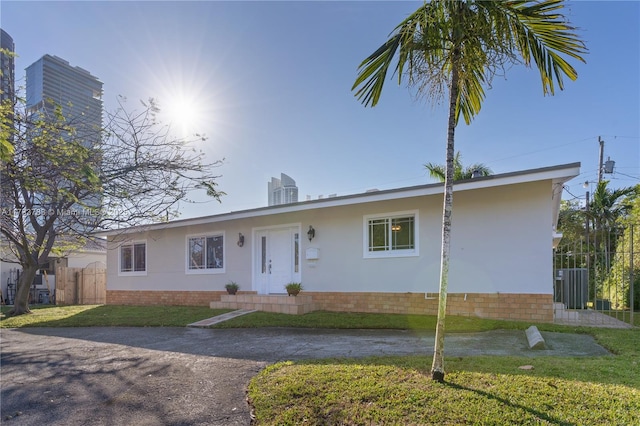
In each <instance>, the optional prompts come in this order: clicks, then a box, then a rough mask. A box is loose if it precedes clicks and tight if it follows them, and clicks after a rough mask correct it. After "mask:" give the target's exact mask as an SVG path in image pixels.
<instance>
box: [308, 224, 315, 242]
mask: <svg viewBox="0 0 640 426" xmlns="http://www.w3.org/2000/svg"><path fill="white" fill-rule="evenodd" d="M315 236H316V230H315V229H313V226H311V225H309V230H308V231H307V237H309V241H311V240H313V238H314V237H315Z"/></svg>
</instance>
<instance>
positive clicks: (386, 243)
mask: <svg viewBox="0 0 640 426" xmlns="http://www.w3.org/2000/svg"><path fill="white" fill-rule="evenodd" d="M417 228H418V215H417V212H416V211H411V212H397V213H391V214H387V215H371V216H365V218H364V235H365V238H364V257H397V256H417V255H418V244H417V240H416V235H417Z"/></svg>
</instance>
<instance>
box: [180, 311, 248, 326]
mask: <svg viewBox="0 0 640 426" xmlns="http://www.w3.org/2000/svg"><path fill="white" fill-rule="evenodd" d="M251 312H255V310H250V309H238V310H237V311H231V312H227V313H226V314H222V315H218V316H215V317H212V318H207V319H203V320H202V321H198V322H194V323H191V324H189V325H187V327H209V326H211V325H214V324H218V323H220V322H224V321H228V320H230V319H232V318H236V317H239V316H242V315H246V314H250V313H251Z"/></svg>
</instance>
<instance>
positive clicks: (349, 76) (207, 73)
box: [0, 0, 640, 218]
mask: <svg viewBox="0 0 640 426" xmlns="http://www.w3.org/2000/svg"><path fill="white" fill-rule="evenodd" d="M420 4H422V3H421V2H420V1H407V2H404V1H394V2H383V1H351V2H346V1H322V2H321V1H317V2H312V1H285V2H273V1H258V2H250V1H199V2H177V1H171V2H169V1H164V2H148V1H142V2H141V1H136V2H134V1H121V2H115V1H114V2H106V1H105V2H97V1H82V2H81V1H75V2H70V1H69V2H59V1H47V2H32V1H11V0H2V1H1V2H0V26H1V27H2V29H4V30H5V31H6V32H8V33H9V34H10V35H11V37H12V38H13V40H14V42H15V46H16V53H17V54H18V58H17V59H16V78H23V77H24V69H25V68H26V67H28V66H29V65H30V64H32V63H33V62H35V61H36V60H38V59H39V58H40V57H42V56H43V55H45V54H50V55H56V56H59V57H61V58H63V59H65V60H67V61H68V62H69V63H70V64H71V65H73V66H80V67H82V68H84V69H86V70H88V71H89V72H91V74H93V75H94V76H96V77H98V78H99V79H100V80H101V81H102V82H103V83H104V94H103V101H104V105H105V109H106V110H114V109H115V108H116V105H117V99H118V96H119V95H122V96H125V97H126V98H127V99H128V101H127V104H128V105H129V106H130V107H132V108H134V109H138V108H141V106H140V104H139V100H145V99H148V98H150V97H152V98H155V99H157V100H158V102H159V103H160V107H161V108H162V109H163V117H164V119H165V120H166V122H167V123H169V122H170V123H171V125H172V129H173V130H174V131H175V132H176V134H177V135H178V137H180V136H181V135H183V134H187V133H190V132H199V133H204V134H206V135H207V137H208V139H207V140H206V141H204V142H201V143H199V144H198V145H197V148H198V149H201V150H202V151H203V152H204V153H205V155H206V159H207V160H208V161H210V162H215V161H218V160H223V161H222V163H221V165H220V167H218V169H217V172H218V173H219V174H220V178H219V179H218V184H219V189H220V190H222V191H224V192H226V193H227V195H225V196H224V197H222V202H221V203H218V202H217V201H213V200H208V199H207V198H206V196H205V195H204V194H193V195H192V198H193V199H195V200H197V201H199V202H198V203H196V204H187V203H181V204H180V210H181V218H189V217H196V216H204V215H212V214H219V213H226V212H230V211H238V210H245V209H251V208H256V207H263V206H266V205H267V202H268V201H267V200H268V199H267V182H269V181H270V180H271V177H279V176H280V173H285V174H287V175H289V176H291V177H292V178H293V179H294V180H295V181H296V184H297V186H298V188H299V200H300V201H303V200H305V199H306V198H307V196H309V197H310V198H311V199H316V198H318V197H327V196H329V195H332V194H336V195H349V194H355V193H361V192H365V191H367V190H369V189H374V188H375V189H380V190H382V189H391V188H400V187H406V186H413V185H421V184H425V183H432V182H434V181H433V180H432V179H431V178H429V176H428V173H427V172H426V169H425V167H424V164H425V163H429V162H431V163H437V164H444V162H445V143H446V131H447V107H446V103H439V104H438V103H435V104H434V103H433V102H431V101H429V100H425V99H420V98H417V97H416V96H415V93H413V92H412V91H411V90H410V89H408V88H407V87H406V86H404V85H398V83H397V79H396V78H393V77H391V76H389V78H388V80H387V82H386V83H385V88H384V91H383V94H382V97H381V99H380V102H379V103H378V105H377V106H376V107H374V108H370V107H364V106H363V105H362V104H361V103H360V102H359V101H358V100H357V99H356V98H355V97H354V92H352V90H351V87H352V85H353V83H354V81H355V79H356V76H357V70H358V65H359V64H360V62H361V61H362V60H363V59H364V58H366V57H367V56H368V55H369V54H370V53H372V52H373V51H374V50H375V49H377V48H378V46H380V45H381V44H382V43H384V41H386V39H387V37H388V36H389V34H390V33H391V31H392V30H393V29H394V27H395V26H396V25H397V24H399V23H400V22H401V21H402V20H403V19H404V18H406V17H407V16H408V15H409V14H410V13H412V12H413V11H415V10H416V9H417V8H418V7H419V6H420ZM564 14H565V16H566V17H567V18H568V19H569V20H570V21H571V23H572V24H573V25H574V26H576V27H578V34H579V35H580V36H581V37H582V39H583V40H584V41H585V43H586V46H587V48H588V50H589V53H588V54H587V55H585V59H586V64H583V63H581V62H576V61H572V65H573V66H574V67H575V68H576V69H577V71H578V79H577V80H576V81H575V82H572V81H570V80H568V79H565V90H564V91H562V92H560V91H556V95H555V96H543V92H542V85H541V83H540V78H539V74H538V72H537V71H535V70H533V69H528V68H526V67H524V66H514V67H512V68H510V69H508V70H506V72H505V74H504V75H503V76H496V77H495V78H494V80H493V81H492V83H491V86H490V87H489V88H487V89H486V99H485V101H484V103H483V105H482V110H481V111H480V113H479V115H478V116H477V117H476V118H475V120H474V121H473V122H472V123H471V125H466V124H465V123H464V122H463V120H460V124H459V125H458V127H457V129H456V150H459V151H460V152H461V154H462V161H463V163H464V164H472V163H483V164H485V165H487V166H488V167H490V168H491V169H492V170H493V172H494V173H496V174H497V173H507V172H514V171H521V170H527V169H535V168H539V167H547V166H553V165H559V164H566V163H573V162H581V163H582V166H581V174H580V175H579V176H578V177H577V178H575V179H573V180H572V181H570V182H568V183H567V184H566V185H565V189H566V190H565V193H564V198H565V199H574V198H578V199H584V197H585V192H586V191H587V190H591V191H593V189H594V184H593V182H595V181H596V180H597V171H598V154H599V143H598V138H599V137H600V138H602V140H604V141H605V144H604V159H605V160H606V159H607V158H609V157H610V158H611V160H614V161H615V169H614V173H613V174H605V175H604V178H606V179H608V180H610V186H611V187H613V188H617V187H624V186H631V185H636V184H638V183H640V2H636V1H626V2H616V1H570V2H568V3H567V7H566V8H565V9H564ZM19 83H20V81H19ZM21 84H24V80H22V81H21ZM185 115H186V116H187V117H186V118H185ZM585 182H589V185H588V186H589V187H588V188H587V189H585V188H584V187H583V184H584V183H585Z"/></svg>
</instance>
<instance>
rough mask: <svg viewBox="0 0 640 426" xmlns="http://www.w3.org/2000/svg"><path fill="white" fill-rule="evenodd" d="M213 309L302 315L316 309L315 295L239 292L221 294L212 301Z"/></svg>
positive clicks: (211, 306)
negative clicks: (251, 310)
mask: <svg viewBox="0 0 640 426" xmlns="http://www.w3.org/2000/svg"><path fill="white" fill-rule="evenodd" d="M209 307H210V308H211V309H254V310H256V311H263V312H277V313H281V314H294V315H302V314H306V313H309V312H313V311H314V310H315V305H314V304H313V296H311V295H303V294H300V295H298V296H285V295H275V294H269V295H264V294H238V295H228V294H224V295H222V296H220V301H219V302H217V301H216V302H210V303H209Z"/></svg>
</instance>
